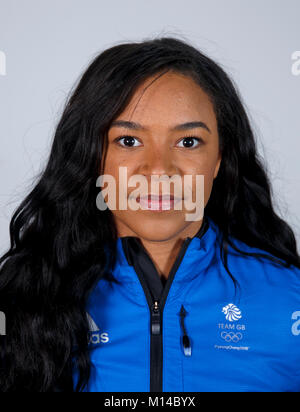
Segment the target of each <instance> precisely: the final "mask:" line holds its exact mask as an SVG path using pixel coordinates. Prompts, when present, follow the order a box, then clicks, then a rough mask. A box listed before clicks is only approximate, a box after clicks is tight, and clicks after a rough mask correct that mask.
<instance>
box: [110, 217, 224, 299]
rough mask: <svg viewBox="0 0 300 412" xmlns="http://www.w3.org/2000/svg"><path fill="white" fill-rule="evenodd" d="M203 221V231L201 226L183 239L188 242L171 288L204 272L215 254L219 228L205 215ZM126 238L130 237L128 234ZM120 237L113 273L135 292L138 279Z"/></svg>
mask: <svg viewBox="0 0 300 412" xmlns="http://www.w3.org/2000/svg"><path fill="white" fill-rule="evenodd" d="M205 221H206V223H207V226H206V228H205V229H206V230H205V233H203V232H204V229H203V226H202V227H201V228H202V230H201V228H200V230H199V231H198V233H197V234H196V235H195V236H194V237H193V238H186V239H185V241H187V242H188V245H187V248H186V250H185V253H184V255H183V258H182V260H181V263H180V265H179V267H178V268H177V271H176V274H175V277H174V280H173V282H172V289H175V286H174V284H177V285H178V287H179V286H180V284H182V283H186V282H190V281H191V280H192V279H194V278H195V277H197V276H199V275H200V274H201V273H202V272H204V271H205V270H206V269H207V267H208V266H209V265H210V264H211V261H212V259H213V257H214V254H215V250H216V246H217V241H218V237H219V234H220V229H219V227H218V226H217V224H216V223H215V222H214V221H213V220H212V219H211V218H209V217H208V216H206V217H205ZM127 238H132V237H130V236H128V237H127ZM122 239H124V238H122V237H119V238H118V239H117V260H116V265H115V269H114V272H113V275H114V277H115V278H116V279H117V280H118V281H120V282H122V283H123V282H124V285H128V286H129V287H130V288H131V289H132V288H133V289H135V291H136V292H137V293H140V281H139V278H138V276H137V274H136V271H135V270H134V267H133V266H132V265H130V263H129V262H128V260H127V257H126V255H127V251H126V247H124V243H123V242H124V240H122ZM125 245H126V241H125ZM129 261H130V259H129ZM137 285H138V291H137Z"/></svg>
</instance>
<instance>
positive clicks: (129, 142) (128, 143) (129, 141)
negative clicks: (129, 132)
mask: <svg viewBox="0 0 300 412" xmlns="http://www.w3.org/2000/svg"><path fill="white" fill-rule="evenodd" d="M115 141H116V142H117V143H118V144H120V145H121V146H122V147H138V146H140V145H135V144H134V143H135V142H134V141H136V142H138V140H137V139H136V137H133V136H120V137H118V138H117V139H116V140H115ZM121 141H123V143H124V144H122V143H120V142H121Z"/></svg>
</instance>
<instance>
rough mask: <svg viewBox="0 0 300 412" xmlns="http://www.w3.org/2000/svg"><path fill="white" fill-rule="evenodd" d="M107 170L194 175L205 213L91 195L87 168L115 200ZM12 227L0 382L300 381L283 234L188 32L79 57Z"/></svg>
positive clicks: (235, 106)
mask: <svg viewBox="0 0 300 412" xmlns="http://www.w3.org/2000/svg"><path fill="white" fill-rule="evenodd" d="M121 167H122V168H125V169H126V173H127V176H125V177H126V179H128V180H125V185H127V183H128V182H129V178H130V177H132V176H136V175H139V176H142V177H143V178H145V179H146V181H147V182H150V178H151V179H152V177H153V176H157V175H159V176H166V177H167V178H170V177H172V176H175V175H176V176H179V177H180V178H183V177H184V176H186V175H191V176H192V177H193V178H194V180H193V182H192V184H191V185H190V187H189V189H190V190H191V191H190V192H189V193H192V198H193V199H195V197H197V194H198V192H199V191H200V190H202V192H201V193H202V196H203V197H202V200H203V208H204V213H202V215H201V213H200V218H199V216H198V217H196V218H194V219H190V220H189V219H187V218H186V215H187V214H188V213H187V208H186V207H185V205H186V204H184V206H183V207H182V208H181V209H175V200H174V199H173V197H171V199H170V198H169V202H168V201H166V202H164V201H162V197H158V198H156V197H155V196H150V197H148V196H146V197H144V196H141V195H138V196H136V197H135V200H136V203H140V206H141V207H140V208H139V209H137V210H134V209H133V208H130V207H127V208H124V209H123V208H121V207H120V205H119V204H118V202H117V207H116V208H114V207H110V208H106V209H104V208H101V207H100V206H101V204H102V205H103V202H102V203H101V202H98V200H99V197H98V196H99V186H100V185H99V184H98V180H97V179H98V177H99V176H104V175H106V176H107V175H109V176H111V177H112V178H113V179H114V181H115V182H116V183H117V184H116V198H117V199H118V200H119V201H120V199H122V193H123V196H124V192H123V189H124V180H122V179H123V177H124V176H121V177H120V174H119V172H120V168H121ZM122 170H124V169H122ZM197 175H200V176H204V185H203V186H202V188H200V187H199V185H197V184H196V183H195V180H196V179H195V178H196V176H197ZM121 180H122V181H121ZM120 188H121V189H122V193H121V190H120ZM102 190H104V187H102ZM134 190H135V188H134V187H129V185H128V194H126V196H125V197H126V200H129V199H131V198H132V196H133V193H134V192H133V191H134ZM112 192H113V191H112ZM100 193H101V195H102V196H103V199H104V194H103V193H104V191H103V192H100ZM110 193H111V192H110ZM145 193H146V194H151V195H153V192H152V191H151V189H150V191H148V192H145ZM156 194H158V195H164V194H165V193H163V192H162V190H161V189H159V192H158V193H156ZM167 194H168V193H167ZM171 195H172V196H175V192H171ZM96 199H98V200H97V201H95V200H96ZM182 199H183V198H182ZM182 199H181V200H182ZM123 200H124V197H123ZM106 202H107V203H108V199H107V198H106V199H105V203H106ZM200 203H201V202H200ZM99 205H100V206H99ZM163 205H164V207H163ZM165 206H166V207H165ZM10 236H11V247H10V250H9V251H8V252H7V253H6V254H5V255H4V256H3V257H2V259H1V261H0V262H1V271H0V302H1V307H0V310H2V311H3V312H4V313H5V314H6V318H7V325H8V326H7V336H6V337H2V342H1V362H2V365H1V379H0V381H1V390H2V391H18V390H22V391H24V390H26V391H44V392H46V391H73V390H76V391H88V392H92V391H122V392H125V391H145V392H147V391H151V392H152V391H163V392H165V391H166V392H167V391H198V392H200V391H296V390H299V389H300V375H299V368H298V365H299V361H300V346H299V345H298V344H297V339H299V338H297V334H298V323H297V322H298V321H297V316H298V315H297V311H299V310H300V293H299V286H300V276H299V275H300V272H299V269H300V258H299V255H298V253H297V248H296V241H295V236H294V234H293V231H292V229H291V228H290V226H289V225H288V224H287V223H286V222H285V221H284V220H282V219H281V218H280V217H279V216H278V215H277V214H276V213H275V211H274V208H273V204H272V198H271V188H270V182H269V180H268V177H267V175H266V172H265V170H264V166H263V163H262V161H261V160H260V158H259V156H258V153H257V149H256V144H255V139H254V136H253V132H252V130H251V126H250V122H249V119H248V117H247V114H246V112H245V109H244V107H243V105H242V103H241V98H240V97H239V95H238V92H237V91H236V88H235V87H234V85H233V82H232V81H231V80H230V79H229V77H228V76H227V75H226V74H225V73H224V71H223V70H222V68H221V67H220V66H219V65H217V64H216V63H215V62H213V61H212V60H211V59H209V58H208V57H207V56H205V55H204V54H202V53H201V52H200V51H198V50H196V49H195V48H194V47H193V46H191V45H189V44H187V43H185V42H183V41H180V40H177V39H174V38H169V37H165V38H160V39H155V40H149V41H144V42H140V43H131V44H121V45H117V46H115V47H112V48H110V49H108V50H105V51H104V52H103V53H101V54H100V55H99V56H98V57H97V58H96V59H95V60H94V61H93V62H92V64H91V65H90V66H89V68H88V69H87V70H86V72H85V73H84V75H83V76H82V78H81V79H80V81H79V84H78V85H77V87H76V89H75V91H74V92H73V94H72V96H71V97H70V99H69V101H68V102H67V104H66V107H65V109H64V112H63V115H62V118H61V120H60V122H59V124H58V125H57V129H56V133H55V137H54V142H53V147H52V150H51V154H50V158H49V161H48V164H47V166H46V168H45V170H44V172H43V173H42V175H41V176H40V178H39V181H38V183H37V184H36V186H35V187H34V189H33V190H32V192H31V193H30V194H29V195H28V196H27V197H26V199H25V200H24V201H23V202H22V204H21V205H20V206H19V208H18V209H17V210H16V212H15V213H14V215H13V217H12V221H11V224H10ZM87 336H88V339H87Z"/></svg>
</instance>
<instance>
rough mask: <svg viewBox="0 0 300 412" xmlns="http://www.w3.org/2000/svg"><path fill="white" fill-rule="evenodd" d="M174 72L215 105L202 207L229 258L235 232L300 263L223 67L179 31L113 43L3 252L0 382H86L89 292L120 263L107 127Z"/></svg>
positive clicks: (57, 385) (83, 88) (87, 77)
mask: <svg viewBox="0 0 300 412" xmlns="http://www.w3.org/2000/svg"><path fill="white" fill-rule="evenodd" d="M170 70H171V71H173V72H178V73H181V74H185V75H187V76H190V77H191V78H192V79H194V81H195V82H196V83H197V84H199V85H200V86H201V87H202V89H203V90H204V91H205V92H206V93H207V94H208V96H209V97H210V98H211V100H212V103H213V106H214V110H215V114H216V118H217V123H218V132H219V138H220V149H221V151H222V161H221V166H220V169H219V173H218V176H217V178H216V179H215V181H214V186H213V190H212V193H211V197H210V199H209V201H208V204H207V206H206V209H205V215H207V216H210V217H211V218H212V219H213V220H214V221H215V222H216V223H217V224H218V226H219V227H220V229H221V233H222V242H221V249H222V250H221V251H222V256H223V257H222V260H223V263H224V265H225V266H226V267H227V255H228V246H229V245H232V246H233V247H235V245H234V243H233V242H232V238H237V239H240V240H241V241H243V242H245V243H246V244H248V245H250V246H254V247H257V248H260V249H262V252H263V251H266V252H268V253H267V254H266V256H265V254H264V253H261V254H259V253H256V254H255V256H257V257H260V256H263V257H264V256H265V257H266V258H267V259H270V260H273V261H274V262H275V261H279V264H282V265H284V266H287V267H288V266H290V265H295V266H296V267H298V268H300V257H299V255H298V253H297V246H296V240H295V236H294V233H293V231H292V229H291V227H290V226H289V225H288V224H287V223H286V222H285V221H283V220H282V219H281V218H280V217H279V216H278V215H277V214H276V213H275V211H274V207H273V204H272V192H271V185H270V181H269V179H268V177H267V173H266V169H265V166H263V162H262V160H261V159H260V157H259V155H258V153H257V148H256V141H255V137H254V134H253V131H252V128H251V126H250V121H249V117H248V115H247V113H246V110H245V108H244V106H243V104H242V99H241V97H240V95H239V92H238V90H237V87H236V86H235V85H234V82H233V81H232V80H231V79H230V78H229V76H228V75H227V74H226V73H225V71H224V70H223V69H222V68H221V66H220V65H219V64H216V63H215V62H214V61H213V60H211V59H210V58H208V57H207V56H206V55H205V54H203V53H201V52H200V51H199V50H197V49H196V48H195V47H194V46H192V45H191V44H189V43H188V42H186V41H182V40H179V39H176V38H172V37H161V38H156V39H150V40H146V41H142V42H135V43H123V44H122V43H121V44H118V45H116V46H113V47H111V48H109V49H107V50H105V51H103V52H102V53H101V54H100V55H98V56H97V57H96V58H95V59H94V60H93V61H92V62H91V64H90V65H89V67H88V68H87V70H86V71H85V73H84V74H83V75H82V77H81V78H80V79H79V80H78V84H77V85H76V87H75V89H74V90H72V93H71V95H70V97H69V98H68V99H67V101H66V104H65V106H64V108H63V114H62V116H61V118H60V120H59V122H58V124H57V127H56V131H55V135H54V140H53V145H52V149H51V153H50V156H49V160H48V162H47V165H46V166H45V169H44V170H43V172H42V173H41V174H40V175H39V176H38V181H37V183H36V184H35V187H34V188H33V189H32V190H31V192H30V193H29V194H28V195H27V197H26V198H25V199H24V200H23V201H22V203H21V204H20V205H19V207H18V208H17V209H16V211H15V212H14V214H13V216H12V219H11V222H10V242H11V244H10V248H9V250H8V252H7V253H5V254H4V256H2V257H1V259H0V310H1V311H3V312H4V313H5V314H6V319H7V336H6V337H1V342H0V343H1V345H0V351H1V352H0V359H1V365H0V366H1V367H0V390H1V391H5V392H9V391H31V392H53V391H64V392H68V391H69V392H72V391H74V390H75V391H82V390H83V389H84V387H85V385H86V384H87V382H88V379H89V376H90V359H89V350H88V345H87V335H88V321H87V318H86V312H85V307H86V302H87V299H88V296H89V294H90V292H91V291H92V289H93V287H94V286H95V285H96V284H97V282H98V281H99V280H100V279H101V278H102V277H103V276H107V277H109V278H111V279H112V280H113V277H112V275H111V269H112V268H113V267H114V264H115V261H116V240H117V231H116V227H115V224H114V220H113V217H112V213H111V211H109V210H108V209H107V210H105V211H100V210H99V209H97V206H96V196H97V194H98V193H97V187H96V180H97V177H98V176H99V174H100V173H101V172H102V165H103V159H104V157H105V150H106V147H107V146H106V145H107V131H108V129H109V127H110V124H111V122H112V121H113V119H114V118H116V117H117V116H118V115H119V114H120V113H121V112H122V111H123V110H124V108H125V107H126V105H127V104H128V102H129V100H130V98H131V97H132V95H133V93H134V92H135V90H136V88H137V87H138V86H139V85H140V84H141V83H142V82H143V81H144V80H145V79H147V78H148V77H149V76H152V75H155V74H157V75H158V76H160V75H163V74H164V73H166V72H167V71H170ZM98 192H99V189H98ZM104 245H105V247H106V252H105V249H104ZM240 253H243V252H242V251H241V252H240ZM229 273H230V272H229ZM74 366H76V368H78V371H79V379H78V383H77V385H76V387H74V386H75V385H74V383H73V378H72V371H73V368H74Z"/></svg>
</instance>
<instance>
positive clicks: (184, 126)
mask: <svg viewBox="0 0 300 412" xmlns="http://www.w3.org/2000/svg"><path fill="white" fill-rule="evenodd" d="M110 127H123V128H125V129H131V130H147V128H146V127H144V126H142V125H141V124H139V123H135V122H129V121H127V120H115V121H114V122H112V124H111V126H110ZM199 127H201V128H203V129H206V130H207V131H208V132H209V133H211V131H210V129H209V127H208V126H207V124H206V123H204V122H200V121H194V122H187V123H181V124H177V125H176V126H174V127H171V128H170V130H171V131H184V130H191V129H196V128H199Z"/></svg>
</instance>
